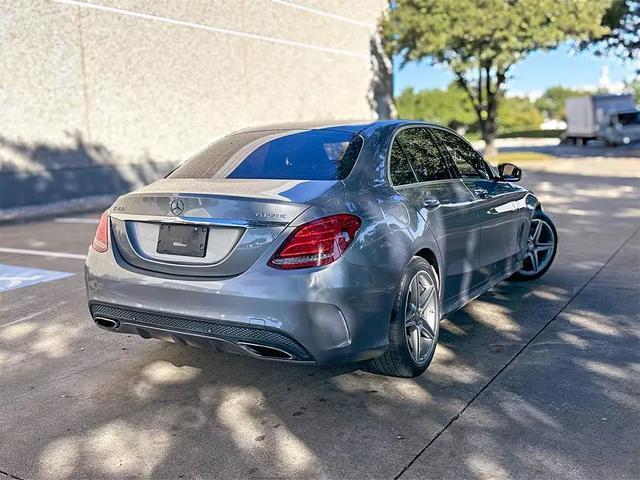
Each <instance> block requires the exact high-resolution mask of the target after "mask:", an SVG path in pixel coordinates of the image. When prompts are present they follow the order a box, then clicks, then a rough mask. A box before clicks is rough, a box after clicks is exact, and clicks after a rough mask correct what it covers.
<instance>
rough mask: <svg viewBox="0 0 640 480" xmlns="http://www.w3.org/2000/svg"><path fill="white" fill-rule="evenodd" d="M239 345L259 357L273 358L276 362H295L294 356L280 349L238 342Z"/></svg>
mask: <svg viewBox="0 0 640 480" xmlns="http://www.w3.org/2000/svg"><path fill="white" fill-rule="evenodd" d="M238 345H240V346H241V347H242V348H244V349H245V350H247V351H249V352H250V353H252V354H253V355H255V356H258V357H262V358H273V359H276V360H293V355H291V354H290V353H289V352H285V351H284V350H280V349H279V348H275V347H268V346H266V345H258V344H255V343H248V342H238Z"/></svg>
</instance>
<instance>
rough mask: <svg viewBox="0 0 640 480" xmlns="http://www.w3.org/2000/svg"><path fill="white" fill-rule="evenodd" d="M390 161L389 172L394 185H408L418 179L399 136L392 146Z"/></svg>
mask: <svg viewBox="0 0 640 480" xmlns="http://www.w3.org/2000/svg"><path fill="white" fill-rule="evenodd" d="M389 161H390V163H389V174H390V175H391V181H392V182H393V184H394V185H407V184H409V183H416V182H417V181H418V180H417V179H416V176H415V175H414V174H413V170H412V169H411V165H409V160H407V156H406V155H405V154H404V151H403V150H402V147H401V146H400V143H398V139H397V138H396V139H395V140H394V141H393V145H392V146H391V156H390V159H389Z"/></svg>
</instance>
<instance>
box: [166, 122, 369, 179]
mask: <svg viewBox="0 0 640 480" xmlns="http://www.w3.org/2000/svg"><path fill="white" fill-rule="evenodd" d="M361 148H362V138H361V137H359V136H357V135H353V134H352V133H347V132H342V131H338V130H307V131H302V132H300V131H294V132H291V131H287V132H282V131H262V132H246V133H236V134H233V135H229V136H227V137H224V138H222V139H220V140H218V141H217V142H215V143H213V144H211V145H210V146H209V147H207V148H206V149H205V150H203V151H202V152H200V153H198V154H197V155H196V156H194V157H193V158H191V159H190V160H187V161H186V162H185V163H184V164H182V165H181V166H180V167H178V168H177V169H176V170H174V171H173V172H171V173H170V174H169V175H168V177H169V178H248V179H282V180H342V179H344V178H346V177H347V175H349V173H350V172H351V169H352V168H353V165H354V163H355V161H356V158H357V157H358V154H359V153H360V149H361Z"/></svg>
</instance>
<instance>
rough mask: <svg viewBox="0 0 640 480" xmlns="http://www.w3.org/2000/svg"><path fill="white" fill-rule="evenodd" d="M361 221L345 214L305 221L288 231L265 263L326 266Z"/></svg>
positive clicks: (346, 244) (286, 267)
mask: <svg viewBox="0 0 640 480" xmlns="http://www.w3.org/2000/svg"><path fill="white" fill-rule="evenodd" d="M361 224H362V220H360V219H359V218H358V217H356V216H355V215H350V214H347V213H340V214H338V215H332V216H330V217H324V218H320V219H318V220H314V221H312V222H309V223H305V224H304V225H301V226H299V227H297V228H296V229H295V230H294V231H293V232H291V234H290V235H289V237H288V238H287V239H286V240H285V241H284V243H283V244H282V246H281V247H280V248H279V249H278V250H277V251H276V253H274V254H273V256H272V257H271V259H270V260H269V262H268V265H269V266H270V267H273V268H279V269H283V270H290V269H294V268H309V267H320V266H322V265H328V264H330V263H331V262H334V261H336V260H337V259H338V258H340V256H341V255H342V254H343V253H344V252H345V250H347V248H349V245H350V244H351V242H352V241H353V239H354V238H355V236H356V232H357V231H358V229H359V228H360V225H361Z"/></svg>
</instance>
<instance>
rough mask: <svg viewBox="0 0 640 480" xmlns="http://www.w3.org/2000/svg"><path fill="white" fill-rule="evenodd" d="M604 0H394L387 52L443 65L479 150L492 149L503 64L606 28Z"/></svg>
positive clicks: (507, 70) (593, 35)
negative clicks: (463, 99) (475, 127)
mask: <svg viewBox="0 0 640 480" xmlns="http://www.w3.org/2000/svg"><path fill="white" fill-rule="evenodd" d="M610 5H611V0H395V2H394V3H393V4H392V8H391V12H390V14H389V18H388V19H387V21H386V22H385V31H386V35H387V37H388V45H389V46H390V50H391V52H390V53H393V54H396V55H399V56H400V57H401V58H402V60H403V62H404V63H406V62H411V61H422V60H428V61H430V62H431V63H433V64H437V65H443V66H445V67H447V68H448V69H449V70H451V72H452V73H453V74H454V75H455V78H456V81H457V83H458V85H459V86H460V87H461V88H462V89H463V90H464V91H465V93H466V94H467V96H468V97H469V99H470V101H471V103H472V105H473V109H474V111H475V113H476V117H477V119H478V123H479V126H480V130H481V133H482V138H483V139H484V140H485V142H486V148H485V153H487V154H488V155H493V154H495V146H494V140H495V137H496V133H497V116H498V105H499V103H500V100H501V99H502V97H503V96H504V88H505V83H506V81H507V79H508V76H509V75H510V70H511V68H512V67H513V65H515V64H516V63H517V62H518V61H520V60H522V59H523V58H524V57H525V56H526V55H527V54H529V53H530V52H533V51H535V50H540V49H551V48H554V47H556V46H557V45H558V44H559V43H560V42H564V41H567V40H571V39H573V40H576V41H584V40H588V39H592V38H598V37H601V36H602V35H604V34H606V33H607V32H608V30H607V28H606V27H604V26H603V25H602V17H603V14H604V13H605V11H606V10H607V8H608V7H609V6H610Z"/></svg>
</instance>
